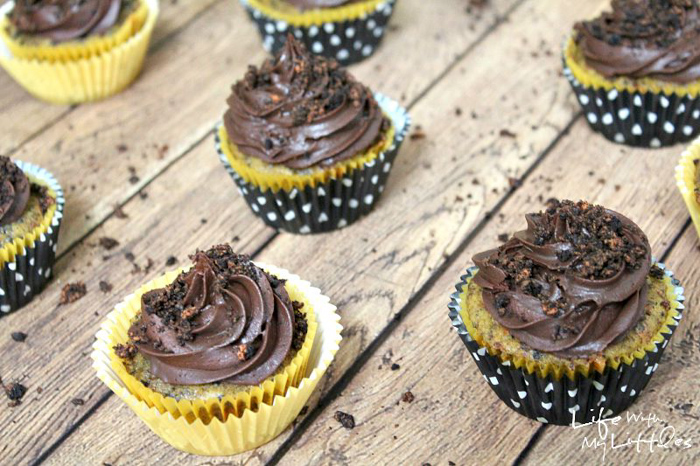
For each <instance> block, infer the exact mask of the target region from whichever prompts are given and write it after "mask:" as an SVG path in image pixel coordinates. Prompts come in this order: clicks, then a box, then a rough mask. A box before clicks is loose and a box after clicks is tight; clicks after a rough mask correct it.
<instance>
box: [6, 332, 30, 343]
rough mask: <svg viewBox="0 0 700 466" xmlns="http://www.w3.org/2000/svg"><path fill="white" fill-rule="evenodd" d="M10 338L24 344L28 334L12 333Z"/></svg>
mask: <svg viewBox="0 0 700 466" xmlns="http://www.w3.org/2000/svg"><path fill="white" fill-rule="evenodd" d="M10 336H11V337H12V339H13V340H14V341H16V342H17V343H23V342H24V340H26V339H27V334H26V333H24V332H12V333H11V334H10Z"/></svg>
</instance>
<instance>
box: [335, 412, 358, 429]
mask: <svg viewBox="0 0 700 466" xmlns="http://www.w3.org/2000/svg"><path fill="white" fill-rule="evenodd" d="M333 419H335V420H336V421H338V422H340V425H342V426H343V427H345V428H346V429H350V430H352V429H354V428H355V418H354V417H353V415H352V414H348V413H344V412H342V411H336V412H335V415H334V416H333Z"/></svg>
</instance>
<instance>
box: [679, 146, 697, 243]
mask: <svg viewBox="0 0 700 466" xmlns="http://www.w3.org/2000/svg"><path fill="white" fill-rule="evenodd" d="M698 160H700V140H696V141H695V142H693V144H691V145H690V147H688V148H687V149H686V150H685V151H684V152H683V154H682V155H681V159H680V161H679V162H678V165H677V166H676V186H678V190H679V191H680V192H681V196H683V200H684V201H685V205H686V207H688V211H689V212H690V218H691V219H692V220H693V225H695V230H696V231H697V233H698V236H700V204H699V203H698V196H697V195H696V193H695V190H696V187H695V180H696V179H697V176H696V172H697V162H698Z"/></svg>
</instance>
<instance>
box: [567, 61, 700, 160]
mask: <svg viewBox="0 0 700 466" xmlns="http://www.w3.org/2000/svg"><path fill="white" fill-rule="evenodd" d="M564 75H565V76H566V78H567V80H568V81H569V83H570V84H571V87H572V88H573V90H574V93H576V97H577V98H578V101H579V103H580V104H581V107H582V109H583V112H584V116H585V118H586V121H588V124H589V125H590V126H591V128H592V129H593V130H594V131H596V132H598V133H601V134H602V135H603V136H605V137H606V138H608V139H609V140H611V141H613V142H617V143H619V144H625V145H628V146H636V147H651V148H657V147H664V146H670V145H673V144H677V143H680V142H687V141H690V140H692V139H693V138H694V137H695V136H697V135H698V134H700V98H698V96H695V97H692V96H690V95H679V94H670V95H667V94H664V93H659V94H656V93H653V92H645V93H640V92H629V91H627V90H618V89H616V88H612V89H610V90H607V89H604V88H594V87H588V86H585V85H583V84H582V83H581V82H580V81H578V80H577V79H576V77H574V75H573V73H572V72H571V70H570V69H569V67H567V66H566V64H565V65H564Z"/></svg>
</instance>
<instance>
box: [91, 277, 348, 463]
mask: <svg viewBox="0 0 700 466" xmlns="http://www.w3.org/2000/svg"><path fill="white" fill-rule="evenodd" d="M257 265H258V266H259V267H261V268H263V269H265V270H267V271H268V272H270V273H272V274H274V275H275V276H277V277H279V278H281V279H285V280H287V282H286V285H285V286H286V288H287V290H288V292H289V294H290V297H291V298H292V299H296V300H299V301H303V302H304V303H305V306H304V309H306V312H307V313H308V314H307V318H308V319H309V333H308V334H307V341H306V342H305V343H304V346H303V347H302V349H301V350H300V351H299V352H298V353H297V355H296V356H295V358H294V361H293V362H292V363H291V364H289V366H288V368H287V370H285V371H284V373H282V374H278V375H276V376H273V377H271V378H270V379H268V380H266V381H265V382H263V384H261V385H260V386H258V387H251V389H250V390H249V391H248V392H245V393H240V394H237V395H235V396H226V397H223V398H221V399H219V398H213V399H207V400H197V401H187V400H180V401H177V400H175V399H173V398H169V397H163V396H161V395H159V394H157V393H155V392H153V391H152V390H149V389H148V388H146V387H144V386H143V385H142V384H141V383H140V382H139V381H138V380H136V379H135V378H134V377H133V376H131V375H130V374H128V372H127V371H126V368H125V367H124V364H123V362H122V361H121V360H120V359H119V358H118V357H117V356H116V355H115V354H114V350H113V347H114V346H115V345H116V344H117V343H124V342H126V341H127V339H128V337H127V331H128V328H129V326H130V323H131V320H132V319H133V317H134V316H135V315H136V313H137V312H138V310H139V307H140V296H141V295H142V294H143V293H144V292H146V291H148V290H151V289H154V288H158V287H163V286H165V285H167V284H168V283H170V282H172V280H174V279H175V277H176V276H177V275H178V273H180V272H179V271H175V272H170V273H168V274H165V275H164V276H162V277H160V278H158V279H156V280H154V281H152V282H150V283H148V284H146V285H144V286H143V287H142V288H141V289H140V290H139V291H137V293H136V294H134V295H131V296H129V297H128V298H127V299H126V300H125V301H124V302H123V303H121V304H120V305H118V306H117V307H116V309H115V310H114V311H112V312H111V313H110V314H109V315H108V316H107V321H105V322H104V323H103V324H102V327H101V329H100V331H99V332H98V333H97V341H96V342H95V344H94V345H93V348H94V351H93V353H92V359H93V361H94V362H93V367H94V368H95V370H96V371H97V376H98V377H99V378H100V380H102V381H103V382H104V383H105V384H106V385H107V386H108V387H109V388H110V389H111V390H112V391H114V393H116V394H117V395H118V396H119V397H120V398H121V399H122V400H124V401H125V402H126V403H127V404H128V405H129V407H131V408H132V409H133V410H134V412H135V413H136V414H137V415H138V416H139V417H140V418H141V419H142V420H143V421H144V422H145V423H146V425H148V426H149V427H150V428H151V430H153V432H154V433H156V434H157V435H158V436H160V437H161V438H162V439H163V440H165V441H166V442H167V443H169V444H170V445H172V446H173V447H175V448H177V449H179V450H182V451H186V452H188V453H192V454H198V455H208V456H220V455H232V454H236V453H241V452H243V451H246V450H250V449H252V448H255V447H257V446H259V445H262V444H264V443H267V442H269V441H270V440H272V439H273V438H275V437H277V436H278V435H279V434H280V433H281V432H282V431H283V430H284V429H285V428H287V426H289V424H291V422H292V421H293V420H294V419H295V418H296V417H297V416H298V414H299V412H300V411H301V409H302V408H303V407H304V404H305V403H306V402H307V400H308V399H309V397H310V396H311V393H312V392H313V390H314V388H315V387H316V385H317V384H318V381H319V380H320V378H321V377H322V376H323V374H324V373H325V371H326V369H327V368H328V366H329V365H330V363H331V362H332V360H333V357H334V355H335V353H336V352H337V351H338V349H339V344H340V341H341V339H342V337H341V335H340V332H341V330H342V326H341V325H340V323H339V320H340V317H339V316H338V315H337V314H336V312H335V311H336V308H335V306H333V305H331V304H330V303H329V299H328V298H327V297H325V296H323V295H322V294H321V292H320V290H318V289H317V288H313V287H311V284H310V283H308V282H306V281H303V280H301V279H300V278H299V277H298V276H296V275H292V274H290V273H289V272H287V271H286V270H284V269H280V268H277V267H273V266H269V265H265V264H259V263H258V264H257ZM310 311H311V312H310ZM309 312H310V313H309ZM310 335H313V336H312V337H310ZM292 366H294V367H292Z"/></svg>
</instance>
